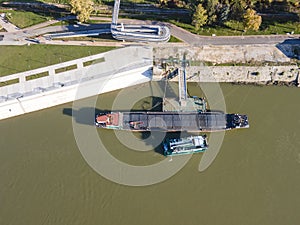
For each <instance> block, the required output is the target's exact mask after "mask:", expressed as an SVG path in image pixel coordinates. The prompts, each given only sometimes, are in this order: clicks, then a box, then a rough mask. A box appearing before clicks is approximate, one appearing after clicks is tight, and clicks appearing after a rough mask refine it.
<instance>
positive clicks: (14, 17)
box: [6, 10, 50, 28]
mask: <svg viewBox="0 0 300 225" xmlns="http://www.w3.org/2000/svg"><path fill="white" fill-rule="evenodd" d="M6 17H7V19H8V20H9V21H10V22H11V23H12V24H14V25H16V26H17V27H19V28H25V27H30V26H32V25H35V24H39V23H42V22H45V21H47V20H48V19H50V18H49V17H46V16H42V15H39V14H36V13H33V12H26V11H14V10H9V11H6Z"/></svg>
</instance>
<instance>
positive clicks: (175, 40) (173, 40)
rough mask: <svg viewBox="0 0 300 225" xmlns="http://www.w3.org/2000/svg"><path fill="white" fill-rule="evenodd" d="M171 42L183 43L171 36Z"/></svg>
mask: <svg viewBox="0 0 300 225" xmlns="http://www.w3.org/2000/svg"><path fill="white" fill-rule="evenodd" d="M169 42H182V41H181V40H179V39H178V38H176V37H174V36H172V35H171V37H170V40H169Z"/></svg>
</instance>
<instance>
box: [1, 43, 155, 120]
mask: <svg viewBox="0 0 300 225" xmlns="http://www.w3.org/2000/svg"><path fill="white" fill-rule="evenodd" d="M124 55H126V58H124V57H123V56H124ZM152 57H153V56H152V49H151V48H147V47H129V48H122V49H117V50H113V51H110V52H107V53H101V54H98V55H93V56H89V57H85V58H80V59H77V60H72V61H68V62H64V63H59V64H56V65H53V66H49V67H43V68H39V69H36V70H31V71H26V72H24V73H19V74H13V75H10V76H5V77H0V83H1V82H3V83H7V82H10V81H14V80H16V81H17V82H16V83H14V84H10V85H6V86H3V87H0V120H1V119H6V118H9V117H13V116H18V115H22V114H25V113H29V112H33V111H37V110H41V109H45V108H49V107H52V106H56V105H60V104H63V103H67V102H72V101H75V100H78V99H82V98H87V97H91V96H94V95H99V94H102V93H106V92H110V91H114V90H118V89H121V88H126V87H129V86H133V85H136V84H140V83H145V82H148V81H150V80H151V76H152ZM45 73H46V75H45ZM40 74H43V75H44V76H42V77H40V76H38V77H36V76H37V75H40Z"/></svg>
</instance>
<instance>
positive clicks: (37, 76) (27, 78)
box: [26, 71, 49, 80]
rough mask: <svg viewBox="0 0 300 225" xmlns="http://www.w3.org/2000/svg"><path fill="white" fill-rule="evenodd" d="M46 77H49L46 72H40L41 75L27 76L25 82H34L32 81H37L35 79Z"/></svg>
mask: <svg viewBox="0 0 300 225" xmlns="http://www.w3.org/2000/svg"><path fill="white" fill-rule="evenodd" d="M48 75H49V73H48V71H45V72H42V73H38V74H33V75H29V76H27V77H26V80H34V79H37V78H41V77H46V76H48Z"/></svg>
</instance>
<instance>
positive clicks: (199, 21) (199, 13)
mask: <svg viewBox="0 0 300 225" xmlns="http://www.w3.org/2000/svg"><path fill="white" fill-rule="evenodd" d="M207 17H208V16H207V11H206V10H205V9H204V8H203V6H202V4H199V5H198V6H197V8H196V12H195V13H194V15H193V25H194V26H195V28H196V30H197V31H198V30H199V29H200V27H202V26H204V25H205V24H206V23H207Z"/></svg>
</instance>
